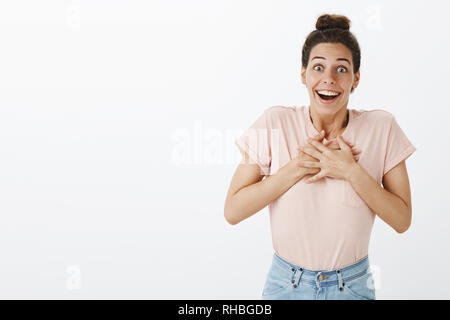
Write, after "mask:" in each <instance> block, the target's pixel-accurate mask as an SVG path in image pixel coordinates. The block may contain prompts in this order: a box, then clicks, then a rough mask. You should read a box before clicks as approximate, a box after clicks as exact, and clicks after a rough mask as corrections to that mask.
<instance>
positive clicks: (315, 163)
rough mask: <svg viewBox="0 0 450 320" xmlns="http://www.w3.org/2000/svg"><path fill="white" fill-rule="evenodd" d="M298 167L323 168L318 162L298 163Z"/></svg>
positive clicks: (301, 161) (300, 161)
mask: <svg viewBox="0 0 450 320" xmlns="http://www.w3.org/2000/svg"><path fill="white" fill-rule="evenodd" d="M297 165H298V166H300V167H305V168H322V163H321V162H317V161H303V160H299V161H297Z"/></svg>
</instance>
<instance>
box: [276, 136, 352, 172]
mask: <svg viewBox="0 0 450 320" xmlns="http://www.w3.org/2000/svg"><path fill="white" fill-rule="evenodd" d="M324 135H325V132H324V131H323V130H322V132H320V133H318V134H316V135H315V136H314V137H313V139H314V140H317V141H318V142H322V140H323V138H324ZM347 144H348V145H349V146H350V147H352V153H353V155H354V158H355V161H358V160H359V156H358V154H359V153H361V151H360V150H356V149H355V148H353V144H352V143H347ZM324 145H325V146H327V147H329V148H332V149H335V150H338V149H340V147H339V144H338V143H337V142H336V141H335V140H332V141H327V142H326V143H324ZM297 151H298V154H297V156H296V157H294V158H293V159H292V160H291V161H289V162H288V163H287V164H286V165H285V166H284V167H283V168H285V170H287V171H288V174H289V175H291V174H292V175H294V176H295V177H296V178H297V179H298V180H301V179H302V178H303V177H304V176H306V175H309V174H311V175H315V174H317V173H319V171H320V168H305V167H301V166H299V165H298V161H314V162H318V161H319V160H318V159H316V158H314V157H311V156H310V155H309V154H307V153H304V152H303V151H302V150H301V147H298V148H297Z"/></svg>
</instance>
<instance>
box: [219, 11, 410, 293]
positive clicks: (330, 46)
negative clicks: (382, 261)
mask: <svg viewBox="0 0 450 320" xmlns="http://www.w3.org/2000/svg"><path fill="white" fill-rule="evenodd" d="M349 28H350V20H349V19H347V18H346V17H345V16H340V15H328V14H325V15H322V16H320V17H319V18H318V19H317V23H316V29H317V30H315V31H313V32H311V33H310V34H309V36H308V37H307V39H306V41H305V43H304V46H303V50H302V70H301V78H302V82H303V84H305V85H306V87H307V89H308V93H309V96H310V105H309V106H308V107H305V106H302V107H286V106H273V107H270V108H268V109H266V110H265V111H264V112H263V113H262V115H261V116H260V117H259V118H258V119H257V120H256V121H255V122H254V123H253V124H252V126H251V127H250V128H248V129H247V130H246V131H245V132H244V133H243V134H242V136H240V137H239V138H238V139H237V140H236V144H237V146H238V147H239V150H240V151H241V153H242V155H243V161H242V162H241V163H240V164H239V166H238V168H237V169H236V172H235V174H234V176H233V178H232V181H231V184H230V188H229V191H228V195H227V199H226V202H225V208H224V214H225V218H226V220H227V221H228V222H229V223H230V224H233V225H234V224H237V223H239V222H240V221H242V220H244V219H246V218H248V217H250V216H251V215H253V214H254V213H256V212H258V211H259V210H261V209H263V208H264V207H265V206H266V205H269V212H270V224H271V232H272V242H273V247H274V251H275V252H274V255H273V261H272V265H271V268H270V270H269V273H268V275H267V279H266V283H265V286H264V289H263V293H262V298H263V299H368V300H374V299H375V298H376V297H375V289H374V286H373V277H372V273H371V271H370V268H369V267H370V264H369V259H368V247H369V239H370V233H371V230H372V226H373V222H374V219H375V215H377V216H378V217H379V218H381V219H382V220H383V221H384V222H386V223H387V224H388V225H390V226H391V227H392V228H393V229H394V230H395V231H397V232H398V233H403V232H405V231H406V230H407V229H408V227H409V225H410V223H411V215H412V212H411V197H410V186H409V180H408V174H407V170H406V165H405V160H406V158H408V157H409V156H410V155H411V154H412V153H413V152H414V151H415V147H414V146H413V145H412V144H411V142H410V141H409V140H408V138H407V137H406V135H405V134H404V132H403V131H402V129H401V128H400V127H399V126H398V124H397V122H396V120H395V118H394V116H393V115H392V114H391V113H389V112H387V111H384V110H355V109H347V105H348V99H349V95H350V93H351V92H353V90H354V89H355V88H356V87H357V86H358V83H359V78H360V72H359V66H360V49H359V45H358V42H357V40H356V38H355V37H354V36H353V34H352V33H351V32H350V31H349ZM264 177H265V179H263V178H264Z"/></svg>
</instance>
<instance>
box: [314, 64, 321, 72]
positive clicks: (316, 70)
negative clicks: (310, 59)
mask: <svg viewBox="0 0 450 320" xmlns="http://www.w3.org/2000/svg"><path fill="white" fill-rule="evenodd" d="M317 67H320V68H322V66H321V65H317V66H314V68H313V69H314V70H316V71H320V70H317V69H316V68H317Z"/></svg>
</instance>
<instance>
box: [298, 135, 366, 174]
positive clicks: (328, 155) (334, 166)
mask: <svg viewBox="0 0 450 320" xmlns="http://www.w3.org/2000/svg"><path fill="white" fill-rule="evenodd" d="M337 142H338V144H339V147H340V150H336V149H334V148H333V147H328V146H326V145H324V144H322V143H320V142H318V141H317V140H315V139H308V144H307V145H306V146H305V147H304V148H303V149H302V151H303V152H304V153H307V154H308V155H310V156H311V157H313V158H315V161H307V160H299V161H298V165H299V166H301V167H304V168H309V169H316V170H317V169H320V172H319V173H317V174H316V175H315V176H313V177H312V178H309V179H307V180H306V183H311V182H315V181H317V180H320V179H322V178H323V177H330V178H337V179H345V180H348V174H349V172H350V171H351V170H350V169H351V168H352V167H353V166H354V165H355V164H356V162H355V159H354V155H353V151H355V152H358V153H360V152H361V151H360V150H356V149H355V150H352V148H351V146H350V144H347V143H345V141H344V140H343V139H342V137H341V136H338V137H337Z"/></svg>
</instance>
